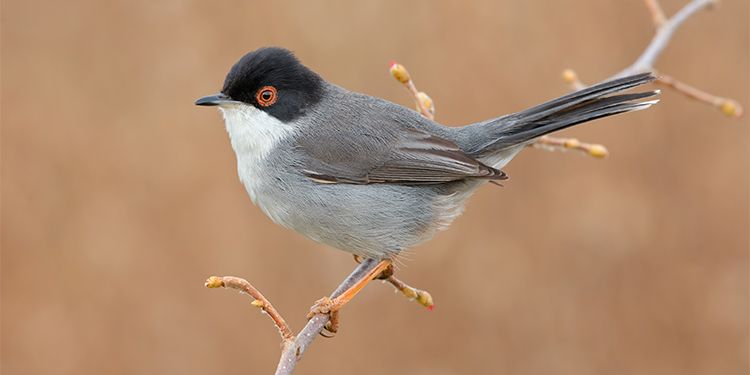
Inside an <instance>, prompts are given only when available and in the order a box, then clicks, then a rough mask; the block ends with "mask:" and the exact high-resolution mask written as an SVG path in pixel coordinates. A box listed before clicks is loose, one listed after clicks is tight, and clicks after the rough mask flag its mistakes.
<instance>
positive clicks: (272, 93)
mask: <svg viewBox="0 0 750 375" xmlns="http://www.w3.org/2000/svg"><path fill="white" fill-rule="evenodd" d="M276 99H278V93H277V92H276V88H275V87H273V86H263V87H261V88H260V90H258V93H257V94H255V101H257V102H258V105H260V106H261V107H268V106H271V105H273V103H276Z"/></svg>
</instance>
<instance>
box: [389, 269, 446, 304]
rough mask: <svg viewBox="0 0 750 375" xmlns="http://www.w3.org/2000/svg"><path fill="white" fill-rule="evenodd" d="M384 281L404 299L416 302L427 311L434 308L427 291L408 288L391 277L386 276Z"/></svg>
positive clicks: (394, 277)
mask: <svg viewBox="0 0 750 375" xmlns="http://www.w3.org/2000/svg"><path fill="white" fill-rule="evenodd" d="M384 280H385V281H388V282H389V283H391V285H393V286H394V287H395V288H396V291H397V292H401V294H403V295H404V296H405V297H406V298H409V299H413V300H415V301H417V303H419V304H420V305H422V306H424V307H426V308H427V310H430V311H432V309H434V308H435V302H433V300H432V295H431V294H430V293H429V292H428V291H426V290H422V289H417V288H414V287H412V286H409V285H408V284H406V283H405V282H403V281H401V280H399V279H398V278H396V276H393V275H390V276H388V277H387V278H385V279H384Z"/></svg>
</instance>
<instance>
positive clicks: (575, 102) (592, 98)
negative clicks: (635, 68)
mask: <svg viewBox="0 0 750 375" xmlns="http://www.w3.org/2000/svg"><path fill="white" fill-rule="evenodd" d="M655 78H656V77H654V75H653V74H651V73H641V74H636V75H632V76H628V77H623V78H618V79H613V80H611V81H607V82H603V83H599V84H597V85H594V86H591V87H588V88H585V89H583V90H580V91H576V92H574V93H571V94H568V95H565V96H563V97H560V98H557V99H554V100H550V101H548V102H546V103H544V104H540V105H538V106H536V107H533V108H529V109H527V110H525V111H522V112H518V113H514V114H512V115H509V116H504V117H500V118H497V119H494V120H490V121H487V122H484V123H481V124H477V126H476V127H475V129H474V130H475V131H477V132H478V133H483V137H482V138H484V139H485V140H486V142H484V143H483V144H475V145H473V146H474V147H472V148H473V149H474V150H473V151H474V152H473V153H474V154H475V155H479V156H481V155H483V154H488V153H494V152H497V151H499V150H503V149H506V148H509V147H512V146H517V145H519V144H523V143H526V142H528V141H531V140H533V139H535V138H538V137H541V136H543V135H545V134H548V133H552V132H555V131H558V130H562V129H565V128H568V127H571V126H573V125H577V124H581V123H584V122H587V121H591V120H595V119H598V118H602V117H607V116H612V115H616V114H618V113H624V112H630V111H637V110H641V109H645V108H648V107H650V106H651V105H653V104H655V103H656V102H658V99H656V100H648V101H643V100H642V99H646V98H650V97H653V96H656V95H658V94H659V91H646V92H640V93H634V94H617V95H612V94H613V93H617V92H620V91H624V90H627V89H630V88H632V87H635V86H638V85H642V84H644V83H648V82H651V81H653V80H654V79H655ZM470 127H472V126H470ZM475 139H476V138H475Z"/></svg>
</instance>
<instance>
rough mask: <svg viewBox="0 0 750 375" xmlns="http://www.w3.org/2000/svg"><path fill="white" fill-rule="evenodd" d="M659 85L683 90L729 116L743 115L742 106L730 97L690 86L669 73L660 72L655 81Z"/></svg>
mask: <svg viewBox="0 0 750 375" xmlns="http://www.w3.org/2000/svg"><path fill="white" fill-rule="evenodd" d="M655 82H656V83H657V84H659V85H664V86H667V87H669V88H672V89H674V90H675V91H678V92H681V93H682V94H684V95H685V96H687V97H688V98H692V99H695V100H698V101H701V102H703V103H706V104H710V105H712V106H714V107H716V108H718V109H719V110H720V111H721V112H723V113H724V114H725V115H727V116H729V117H740V116H742V106H740V104H739V103H737V102H736V101H734V100H732V99H729V98H722V97H720V96H716V95H713V94H709V93H707V92H705V91H703V90H701V89H699V88H697V87H694V86H690V85H688V84H687V83H684V82H680V81H678V80H676V79H674V78H672V77H670V76H668V75H664V74H660V75H659V77H658V78H657V79H656V81H655Z"/></svg>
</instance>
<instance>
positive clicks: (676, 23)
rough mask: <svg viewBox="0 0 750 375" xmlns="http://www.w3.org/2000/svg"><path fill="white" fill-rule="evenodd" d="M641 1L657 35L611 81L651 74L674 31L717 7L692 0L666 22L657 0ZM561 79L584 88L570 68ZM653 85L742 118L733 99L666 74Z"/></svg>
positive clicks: (710, 1) (706, 1)
mask: <svg viewBox="0 0 750 375" xmlns="http://www.w3.org/2000/svg"><path fill="white" fill-rule="evenodd" d="M644 2H645V3H646V7H647V8H648V10H649V12H650V13H651V18H652V20H653V22H654V26H655V27H656V33H655V34H654V37H653V39H651V42H650V43H649V44H648V46H647V47H646V49H645V50H644V51H643V53H641V55H640V56H639V57H638V59H636V61H635V62H634V63H633V64H631V65H630V66H628V67H627V68H625V69H623V70H622V71H620V72H619V73H617V74H615V75H614V76H613V77H612V78H618V77H623V76H627V75H631V74H636V73H641V72H646V71H654V70H655V69H654V64H655V63H656V60H657V59H658V58H659V56H661V53H662V52H663V51H664V49H665V48H666V47H667V45H668V44H669V42H670V41H671V40H672V36H673V35H674V33H675V31H677V29H678V28H679V27H680V26H682V24H683V23H684V22H685V21H686V20H687V19H688V18H690V17H691V16H693V15H694V14H696V13H698V12H699V11H701V10H703V9H706V8H709V7H710V6H712V5H714V4H716V2H717V0H692V1H690V2H689V3H687V4H685V6H684V7H682V9H680V10H679V11H678V12H677V13H675V14H674V15H673V16H672V17H671V18H669V19H667V18H666V17H665V16H664V11H663V10H662V8H661V5H660V4H659V1H658V0H644ZM563 80H564V81H565V82H567V83H568V84H569V85H570V86H571V87H572V88H573V89H575V90H579V89H581V88H583V87H585V85H584V84H583V83H581V81H580V80H579V79H578V75H577V74H576V73H575V71H573V70H572V69H566V70H565V71H564V72H563ZM656 83H657V84H660V85H663V86H666V87H668V88H671V89H674V90H675V91H677V92H679V93H682V94H683V95H685V96H687V97H689V98H691V99H695V100H698V101H700V102H703V103H707V104H710V105H712V106H714V107H716V108H718V109H719V110H720V111H721V112H722V113H724V114H725V115H727V116H729V117H735V118H736V117H740V116H742V106H740V104H739V103H737V101H735V100H732V99H729V98H724V97H720V96H717V95H713V94H709V93H707V92H705V91H703V90H700V89H698V88H695V87H693V86H690V85H688V84H686V83H683V82H680V81H678V80H676V79H675V78H672V77H670V76H667V75H662V74H660V76H659V78H657V80H656Z"/></svg>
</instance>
